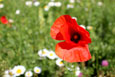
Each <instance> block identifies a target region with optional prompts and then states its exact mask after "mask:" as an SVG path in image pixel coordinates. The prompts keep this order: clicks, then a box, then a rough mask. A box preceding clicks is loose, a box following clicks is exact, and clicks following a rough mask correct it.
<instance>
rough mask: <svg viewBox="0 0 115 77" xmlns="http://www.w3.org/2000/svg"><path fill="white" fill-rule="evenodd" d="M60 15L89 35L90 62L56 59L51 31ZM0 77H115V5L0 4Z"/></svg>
mask: <svg viewBox="0 0 115 77" xmlns="http://www.w3.org/2000/svg"><path fill="white" fill-rule="evenodd" d="M61 15H70V16H71V17H73V19H76V21H77V23H78V24H79V25H80V26H81V27H83V28H85V29H86V30H87V31H88V32H89V33H90V37H91V41H92V42H91V43H90V44H89V50H90V53H91V56H92V58H91V59H90V60H88V61H87V62H74V63H68V62H66V61H63V60H62V59H60V58H59V57H58V56H57V55H56V54H55V46H56V44H57V43H58V42H59V41H56V40H54V39H52V38H51V36H50V29H51V26H52V25H53V23H54V21H55V20H56V19H57V18H58V17H60V16H61ZM2 17H4V18H5V19H6V20H7V23H3V22H2V21H1V20H2ZM0 77H115V0H0Z"/></svg>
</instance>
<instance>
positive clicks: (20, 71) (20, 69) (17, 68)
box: [13, 65, 26, 76]
mask: <svg viewBox="0 0 115 77" xmlns="http://www.w3.org/2000/svg"><path fill="white" fill-rule="evenodd" d="M25 70H26V68H25V67H24V66H22V65H18V66H15V67H14V68H13V72H14V74H15V76H20V75H22V74H24V72H25Z"/></svg>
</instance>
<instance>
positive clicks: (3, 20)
mask: <svg viewBox="0 0 115 77" xmlns="http://www.w3.org/2000/svg"><path fill="white" fill-rule="evenodd" d="M0 21H1V23H2V24H8V20H7V18H6V16H2V17H1V18H0Z"/></svg>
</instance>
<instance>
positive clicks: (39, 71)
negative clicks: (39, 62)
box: [34, 67, 42, 74]
mask: <svg viewBox="0 0 115 77" xmlns="http://www.w3.org/2000/svg"><path fill="white" fill-rule="evenodd" d="M41 71H42V70H41V68H40V67H34V72H35V73H37V74H40V73H41Z"/></svg>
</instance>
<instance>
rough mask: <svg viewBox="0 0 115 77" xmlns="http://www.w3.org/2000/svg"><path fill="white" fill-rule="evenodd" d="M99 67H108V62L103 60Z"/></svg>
mask: <svg viewBox="0 0 115 77" xmlns="http://www.w3.org/2000/svg"><path fill="white" fill-rule="evenodd" d="M101 65H102V66H108V65H109V63H108V61H107V60H103V61H102V63H101Z"/></svg>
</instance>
